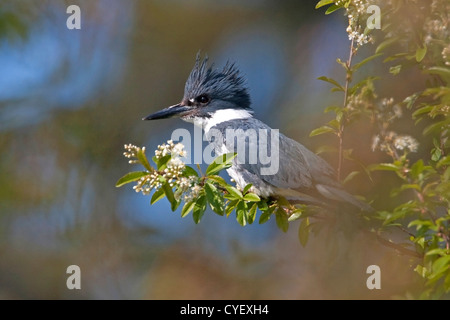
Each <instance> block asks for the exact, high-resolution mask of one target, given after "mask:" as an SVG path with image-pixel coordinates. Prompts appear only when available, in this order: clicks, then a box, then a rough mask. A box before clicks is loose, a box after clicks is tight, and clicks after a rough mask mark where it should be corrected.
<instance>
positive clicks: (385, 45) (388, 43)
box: [375, 37, 399, 53]
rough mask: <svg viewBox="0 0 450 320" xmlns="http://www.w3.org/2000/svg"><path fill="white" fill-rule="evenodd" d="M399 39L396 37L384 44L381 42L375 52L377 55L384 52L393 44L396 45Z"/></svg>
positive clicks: (385, 41)
mask: <svg viewBox="0 0 450 320" xmlns="http://www.w3.org/2000/svg"><path fill="white" fill-rule="evenodd" d="M398 39H399V38H398V37H394V38H388V39H386V40H384V41H383V42H381V43H380V44H379V45H378V47H377V49H376V50H375V53H380V52H381V51H383V50H384V49H386V48H387V47H389V46H391V45H392V44H394V43H396V42H397V40H398Z"/></svg>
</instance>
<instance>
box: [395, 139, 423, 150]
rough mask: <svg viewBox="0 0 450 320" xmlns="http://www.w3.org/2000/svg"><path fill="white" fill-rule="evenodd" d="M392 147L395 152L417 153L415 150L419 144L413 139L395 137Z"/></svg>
mask: <svg viewBox="0 0 450 320" xmlns="http://www.w3.org/2000/svg"><path fill="white" fill-rule="evenodd" d="M394 147H395V148H396V149H397V150H405V149H409V151H411V152H417V149H418V148H419V143H418V142H417V140H416V139H414V138H413V137H411V136H407V135H401V136H397V137H395V139H394Z"/></svg>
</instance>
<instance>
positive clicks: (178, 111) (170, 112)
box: [142, 104, 190, 120]
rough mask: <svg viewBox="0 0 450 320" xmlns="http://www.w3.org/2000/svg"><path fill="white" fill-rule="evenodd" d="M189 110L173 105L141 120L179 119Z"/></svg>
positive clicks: (179, 105)
mask: <svg viewBox="0 0 450 320" xmlns="http://www.w3.org/2000/svg"><path fill="white" fill-rule="evenodd" d="M189 110H190V108H189V107H187V106H184V105H181V104H175V105H173V106H170V107H167V108H165V109H162V110H160V111H157V112H155V113H152V114H150V115H148V116H146V117H145V118H142V120H157V119H166V118H173V117H181V116H182V115H183V114H185V113H186V112H187V111H189Z"/></svg>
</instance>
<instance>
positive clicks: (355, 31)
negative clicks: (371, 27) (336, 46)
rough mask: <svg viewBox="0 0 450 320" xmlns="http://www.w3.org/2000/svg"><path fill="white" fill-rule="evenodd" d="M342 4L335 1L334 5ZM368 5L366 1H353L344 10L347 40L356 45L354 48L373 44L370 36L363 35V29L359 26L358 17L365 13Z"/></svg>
mask: <svg viewBox="0 0 450 320" xmlns="http://www.w3.org/2000/svg"><path fill="white" fill-rule="evenodd" d="M341 2H343V1H342V0H340V1H337V2H336V4H337V5H338V4H339V3H341ZM368 6H369V3H368V1H367V0H353V1H352V2H351V5H349V6H348V7H347V8H346V12H345V14H346V15H347V17H348V27H347V30H346V31H347V33H348V39H349V40H353V41H354V42H355V43H356V48H358V47H361V46H363V45H365V44H367V43H369V42H373V39H372V37H371V36H369V35H366V34H364V28H363V27H362V26H361V25H360V24H359V20H360V17H361V16H362V15H364V14H366V12H367V7H368Z"/></svg>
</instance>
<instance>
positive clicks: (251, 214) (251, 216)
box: [247, 203, 258, 224]
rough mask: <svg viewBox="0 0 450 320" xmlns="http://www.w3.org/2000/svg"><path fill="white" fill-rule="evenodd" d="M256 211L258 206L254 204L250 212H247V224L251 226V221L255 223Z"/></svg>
mask: <svg viewBox="0 0 450 320" xmlns="http://www.w3.org/2000/svg"><path fill="white" fill-rule="evenodd" d="M256 209H258V204H257V203H254V204H253V205H252V207H251V208H250V210H249V211H248V217H247V219H248V223H249V224H252V223H253V221H255V217H256Z"/></svg>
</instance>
